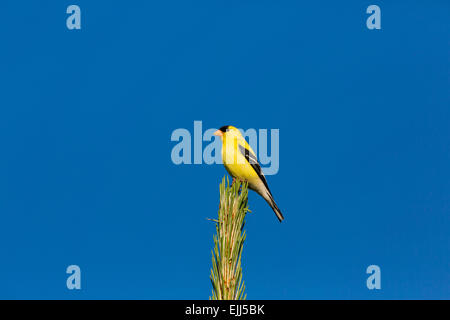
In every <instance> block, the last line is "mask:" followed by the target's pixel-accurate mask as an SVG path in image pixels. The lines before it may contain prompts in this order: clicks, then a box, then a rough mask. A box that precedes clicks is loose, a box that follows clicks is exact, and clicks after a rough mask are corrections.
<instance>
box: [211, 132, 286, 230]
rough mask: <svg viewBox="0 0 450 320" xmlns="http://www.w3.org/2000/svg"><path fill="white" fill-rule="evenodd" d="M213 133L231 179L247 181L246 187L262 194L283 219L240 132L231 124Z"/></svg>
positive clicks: (251, 151) (256, 161) (254, 156)
mask: <svg viewBox="0 0 450 320" xmlns="http://www.w3.org/2000/svg"><path fill="white" fill-rule="evenodd" d="M214 135H215V136H219V137H220V138H221V140H222V160H223V164H224V166H225V169H227V171H228V173H229V174H230V175H231V176H232V177H233V179H239V180H241V181H247V182H248V187H249V188H250V189H251V190H254V191H256V192H257V193H258V194H259V195H260V196H262V197H263V198H264V200H266V201H267V203H268V204H269V205H270V206H271V208H272V209H273V211H274V212H275V214H276V215H277V217H278V220H280V222H281V221H283V219H284V217H283V215H282V214H281V211H280V209H278V207H277V205H276V204H275V201H274V200H273V197H272V193H271V192H270V190H269V186H268V185H267V180H266V177H265V176H264V174H263V173H262V170H261V166H260V165H259V163H258V160H257V158H256V155H255V153H254V152H253V150H252V148H251V147H250V146H249V145H248V143H247V141H245V139H244V137H243V136H242V134H241V132H240V131H239V130H238V129H236V128H235V127H233V126H223V127H222V128H220V129H219V130H217V131H216V132H214Z"/></svg>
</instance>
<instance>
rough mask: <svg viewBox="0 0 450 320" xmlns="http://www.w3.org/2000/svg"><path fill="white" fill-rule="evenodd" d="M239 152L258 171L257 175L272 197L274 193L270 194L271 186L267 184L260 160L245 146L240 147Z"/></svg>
mask: <svg viewBox="0 0 450 320" xmlns="http://www.w3.org/2000/svg"><path fill="white" fill-rule="evenodd" d="M239 151H240V152H241V154H242V155H243V156H244V157H245V159H246V160H247V161H248V163H249V164H250V165H251V166H252V168H253V169H254V170H255V171H256V173H257V174H258V177H259V178H260V179H261V180H262V182H263V183H264V185H265V186H266V188H267V191H269V194H270V195H271V196H272V193H271V192H270V189H269V185H268V184H267V180H266V177H265V176H264V174H263V172H262V170H261V166H260V165H259V163H258V159H257V158H256V156H255V155H254V154H253V152H251V151H250V150H248V149H247V148H246V147H244V146H243V145H239Z"/></svg>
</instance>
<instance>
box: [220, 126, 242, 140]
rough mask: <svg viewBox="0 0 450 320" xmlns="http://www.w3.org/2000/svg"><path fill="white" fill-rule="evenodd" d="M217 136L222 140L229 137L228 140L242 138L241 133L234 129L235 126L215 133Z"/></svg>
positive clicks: (225, 127)
mask: <svg viewBox="0 0 450 320" xmlns="http://www.w3.org/2000/svg"><path fill="white" fill-rule="evenodd" d="M214 135H215V136H218V137H220V138H221V139H223V138H225V137H227V138H232V137H233V138H239V137H241V132H240V131H239V130H238V129H237V128H235V127H233V126H223V127H221V128H220V129H219V130H217V131H216V132H214Z"/></svg>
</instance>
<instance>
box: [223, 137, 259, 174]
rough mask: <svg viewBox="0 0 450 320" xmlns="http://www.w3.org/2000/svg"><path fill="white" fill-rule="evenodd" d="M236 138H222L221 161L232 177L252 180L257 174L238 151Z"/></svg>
mask: <svg viewBox="0 0 450 320" xmlns="http://www.w3.org/2000/svg"><path fill="white" fill-rule="evenodd" d="M239 143H240V141H238V140H237V139H224V141H223V145H222V161H223V164H224V166H225V168H226V169H227V171H228V173H229V174H230V175H231V176H233V177H234V178H237V179H240V180H246V181H249V182H252V181H253V180H255V179H259V178H258V174H257V173H256V171H255V170H254V169H253V167H252V166H251V165H250V163H249V162H248V161H247V160H246V159H245V157H244V155H243V154H242V153H241V152H240V151H239Z"/></svg>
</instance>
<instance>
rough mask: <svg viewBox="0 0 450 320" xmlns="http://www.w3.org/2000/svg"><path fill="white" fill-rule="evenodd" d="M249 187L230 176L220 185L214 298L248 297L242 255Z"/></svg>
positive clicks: (214, 259) (212, 277) (211, 277)
mask: <svg viewBox="0 0 450 320" xmlns="http://www.w3.org/2000/svg"><path fill="white" fill-rule="evenodd" d="M248 211H249V210H248V186H247V183H246V182H240V181H238V180H235V182H234V183H233V184H232V185H231V186H230V183H229V180H228V178H227V179H226V184H225V177H224V178H223V179H222V183H221V184H220V206H219V218H218V219H217V220H212V221H215V222H216V231H217V234H216V235H214V237H213V239H214V249H213V250H212V251H211V253H212V268H211V276H210V279H211V283H212V296H211V297H210V299H212V300H245V299H246V298H247V295H246V294H245V284H244V280H243V278H242V267H241V256H242V249H243V246H244V241H245V237H246V234H245V230H244V226H245V215H246V214H247V212H248Z"/></svg>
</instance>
